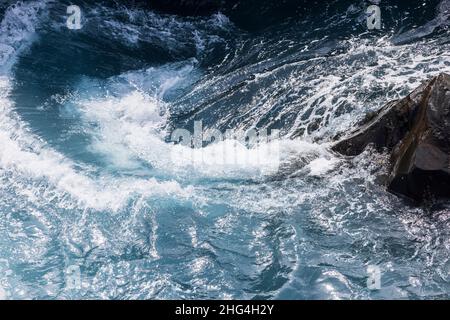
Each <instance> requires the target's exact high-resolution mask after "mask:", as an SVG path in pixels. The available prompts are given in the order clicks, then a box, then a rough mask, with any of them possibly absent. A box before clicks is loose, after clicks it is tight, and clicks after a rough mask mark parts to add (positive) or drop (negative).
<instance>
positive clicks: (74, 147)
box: [0, 0, 450, 299]
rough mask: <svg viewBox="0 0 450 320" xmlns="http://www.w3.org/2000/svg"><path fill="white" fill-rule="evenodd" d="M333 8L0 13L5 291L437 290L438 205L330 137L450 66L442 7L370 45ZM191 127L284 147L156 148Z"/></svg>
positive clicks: (355, 20) (440, 253)
mask: <svg viewBox="0 0 450 320" xmlns="http://www.w3.org/2000/svg"><path fill="white" fill-rule="evenodd" d="M422 2H423V1H422ZM338 3H340V5H339V6H337V8H338V9H336V12H332V10H331V9H330V10H329V11H326V13H325V11H324V13H323V14H324V15H325V14H326V15H327V16H326V17H325V18H326V19H325V18H324V17H321V16H310V17H308V18H307V19H303V20H301V21H296V20H295V19H294V20H287V21H285V22H282V23H279V24H276V25H274V26H272V27H269V28H267V29H265V30H264V31H248V30H244V29H243V28H241V27H240V26H239V25H237V24H235V23H234V22H233V21H232V20H230V18H229V17H227V16H226V15H225V14H223V13H220V12H218V13H215V14H212V15H209V16H203V17H181V16H176V15H171V14H164V13H158V12H156V11H153V10H150V9H146V8H135V7H132V6H126V5H125V4H117V3H116V4H109V3H108V4H101V3H96V2H94V1H93V2H91V3H90V2H89V1H83V2H82V3H81V5H80V6H81V8H82V10H83V16H84V18H83V27H82V28H81V29H80V30H76V31H75V30H68V29H67V27H66V18H67V14H66V8H67V6H68V5H69V3H67V2H66V1H52V0H48V1H5V2H4V3H1V4H0V17H1V24H0V216H1V219H0V298H1V299H76V298H81V299H89V298H93V299H174V298H186V299H203V298H209V299H349V298H352V299H382V298H395V299H399V298H412V299H428V298H440V299H445V298H447V299H448V297H449V292H450V282H449V280H450V258H449V250H450V207H449V204H448V202H440V203H436V204H433V205H430V206H427V207H412V206H410V205H408V204H405V202H404V201H403V200H401V199H398V198H397V197H395V196H394V195H392V194H389V193H387V192H386V190H385V189H384V188H383V186H381V185H380V184H378V183H377V179H376V177H377V174H376V173H378V172H380V170H383V164H384V163H385V162H386V161H387V160H386V158H385V156H384V155H383V154H377V153H375V152H374V151H372V150H366V152H365V153H363V154H362V155H360V156H358V157H356V158H355V159H351V160H350V159H344V158H341V157H338V156H336V155H335V154H333V153H332V152H330V149H329V146H330V144H331V143H332V142H333V139H334V137H335V136H336V135H338V134H339V135H342V134H345V133H346V132H348V131H349V130H351V129H352V128H354V127H355V126H356V125H357V124H358V123H359V122H360V121H361V120H362V119H363V118H364V117H365V116H366V114H367V113H369V112H371V111H375V110H378V109H379V108H380V107H382V106H383V105H384V104H385V103H387V102H388V101H390V100H392V99H398V98H400V97H403V96H405V95H406V94H407V93H409V92H410V91H411V90H412V89H414V88H415V87H417V86H418V85H420V84H421V82H422V81H424V80H426V79H428V78H430V77H432V76H435V75H437V74H439V73H441V72H447V73H450V31H449V21H450V20H449V17H450V12H449V8H450V4H449V1H447V0H443V1H429V2H427V1H425V3H427V13H428V14H429V15H428V16H427V15H423V16H422V17H420V19H419V18H417V21H415V20H414V19H415V18H414V17H411V16H412V15H413V13H410V14H407V15H405V18H404V19H403V20H401V19H400V20H398V19H397V20H395V22H392V23H391V22H389V21H387V22H386V26H385V30H384V31H381V32H378V33H375V34H374V33H370V32H367V30H365V29H364V27H363V26H364V22H363V21H364V7H365V2H364V1H352V2H348V1H338ZM395 10H396V8H395V7H394V6H392V7H391V6H389V7H388V8H387V9H386V12H394V11H395ZM395 12H396V11H395ZM410 19H412V20H413V21H411V20H410ZM422 20H423V21H422ZM398 21H400V22H398ZM402 23H403V24H402ZM355 26H356V27H355ZM358 28H359V29H358ZM199 120H201V121H202V125H203V127H204V128H205V130H218V131H220V132H225V131H226V130H227V129H233V130H235V131H236V132H244V131H245V130H249V129H257V130H259V131H260V130H278V131H279V138H278V139H276V140H274V141H264V142H261V143H260V144H259V145H258V146H256V147H247V146H246V145H245V143H243V142H242V140H240V139H238V137H233V138H230V139H224V140H223V141H219V142H218V143H211V144H205V145H202V146H201V148H197V149H192V148H190V147H188V146H184V145H182V144H177V143H174V141H171V135H172V133H173V132H174V130H176V129H186V130H187V131H189V132H193V131H194V123H195V122H196V121H199ZM267 150H269V152H268V153H266V152H265V151H267ZM220 152H222V153H225V154H226V155H229V154H233V156H236V157H238V158H239V159H247V160H248V159H259V161H256V162H252V161H243V162H242V161H241V162H240V161H235V162H233V161H231V162H226V161H224V162H221V161H216V160H217V155H218V154H220ZM195 159H197V160H198V159H201V161H195ZM233 159H235V158H233ZM370 266H377V267H379V268H380V270H381V274H382V286H381V288H380V289H379V290H370V289H369V288H368V287H367V277H368V273H367V270H368V267H370ZM70 270H76V271H77V272H78V273H79V276H78V279H79V281H80V282H79V283H78V284H77V286H76V288H73V287H68V285H67V283H68V277H70V276H71V274H69V273H70V272H69V271H70Z"/></svg>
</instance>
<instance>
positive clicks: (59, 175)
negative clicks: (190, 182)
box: [0, 77, 191, 211]
mask: <svg viewBox="0 0 450 320" xmlns="http://www.w3.org/2000/svg"><path fill="white" fill-rule="evenodd" d="M9 89H10V83H9V80H8V79H7V78H6V77H2V78H0V149H1V150H2V152H1V153H0V173H3V174H6V173H7V172H13V173H14V177H15V179H32V180H35V181H41V179H46V180H47V181H48V183H49V188H55V189H56V190H57V192H60V197H61V198H63V197H64V196H65V195H69V196H70V197H71V198H73V199H74V201H75V202H76V203H77V204H78V205H80V206H81V207H89V208H93V209H96V210H112V211H116V210H119V209H120V208H121V207H123V206H124V205H126V203H127V201H128V200H129V199H130V197H131V196H132V195H144V196H152V195H160V196H164V195H168V194H169V195H170V194H172V195H173V196H174V197H187V196H188V195H189V194H190V192H191V190H190V189H189V188H183V187H181V186H180V185H179V184H178V183H177V182H175V181H166V182H159V181H157V180H156V179H138V178H136V179H131V178H130V179H125V178H123V179H120V178H113V177H107V176H105V177H100V178H95V179H94V178H92V177H90V176H89V174H88V172H84V173H83V172H80V171H79V170H77V169H75V164H74V163H72V162H71V161H70V160H68V159H66V158H65V157H64V156H63V155H61V154H59V153H57V152H56V151H54V150H52V149H51V148H50V147H49V146H47V145H46V144H45V143H44V142H42V141H41V140H40V139H38V137H36V136H34V135H33V134H31V133H30V132H29V131H28V130H27V128H26V126H24V125H23V124H22V123H21V122H20V121H18V119H17V116H16V115H15V114H14V112H12V110H11V108H12V107H13V104H12V103H11V101H10V100H9V99H8V94H9ZM128 116H130V117H133V116H139V117H142V116H150V117H151V115H149V114H133V113H132V114H128Z"/></svg>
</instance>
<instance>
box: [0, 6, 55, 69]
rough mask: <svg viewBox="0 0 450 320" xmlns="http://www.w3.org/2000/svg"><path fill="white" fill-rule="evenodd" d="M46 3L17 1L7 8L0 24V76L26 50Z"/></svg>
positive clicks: (43, 12)
mask: <svg viewBox="0 0 450 320" xmlns="http://www.w3.org/2000/svg"><path fill="white" fill-rule="evenodd" d="M46 5H47V1H45V0H42V1H26V2H25V1H23V2H22V1H18V2H17V3H15V4H13V5H11V6H10V7H8V8H7V10H6V12H5V15H4V18H3V20H2V22H1V23H0V74H1V73H4V72H6V71H8V70H9V68H10V67H11V66H12V64H13V63H14V60H15V57H16V56H17V54H18V53H20V51H22V50H23V49H24V48H26V46H27V45H29V43H30V41H31V40H32V38H33V36H34V35H35V29H36V26H37V24H38V22H39V20H40V19H41V18H42V16H43V15H44V14H45V11H44V8H45V7H46Z"/></svg>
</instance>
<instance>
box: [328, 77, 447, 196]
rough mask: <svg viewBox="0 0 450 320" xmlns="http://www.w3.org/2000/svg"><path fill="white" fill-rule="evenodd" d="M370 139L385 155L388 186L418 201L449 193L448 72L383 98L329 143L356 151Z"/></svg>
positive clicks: (337, 149) (348, 152)
mask: <svg viewBox="0 0 450 320" xmlns="http://www.w3.org/2000/svg"><path fill="white" fill-rule="evenodd" d="M369 145H371V146H373V147H374V148H375V149H377V150H378V151H380V152H388V153H389V155H390V168H389V172H390V175H389V178H388V179H387V181H386V184H387V188H388V190H389V191H390V192H392V193H395V194H397V195H400V196H404V197H407V198H409V199H412V200H415V201H418V202H422V201H424V200H427V199H434V198H450V163H449V162H450V159H449V154H450V75H448V74H440V75H439V76H437V77H435V78H433V79H431V80H430V81H427V82H426V83H424V84H422V85H421V86H420V87H419V88H417V89H416V90H414V91H413V92H412V93H411V94H410V95H408V96H407V97H406V98H404V99H401V100H398V101H393V102H390V103H388V104H387V105H386V106H384V107H383V108H382V109H381V110H380V111H379V112H378V113H376V114H375V115H372V117H371V119H370V120H368V121H367V122H366V123H364V124H363V125H362V126H361V127H360V128H358V129H357V130H355V131H354V132H353V133H351V134H350V135H349V136H347V137H345V138H344V139H343V140H341V141H339V142H337V143H335V144H334V145H333V146H332V149H333V150H334V151H335V152H338V153H340V154H342V155H346V156H356V155H358V154H360V153H361V152H363V151H364V149H365V148H366V147H367V146H369Z"/></svg>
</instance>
